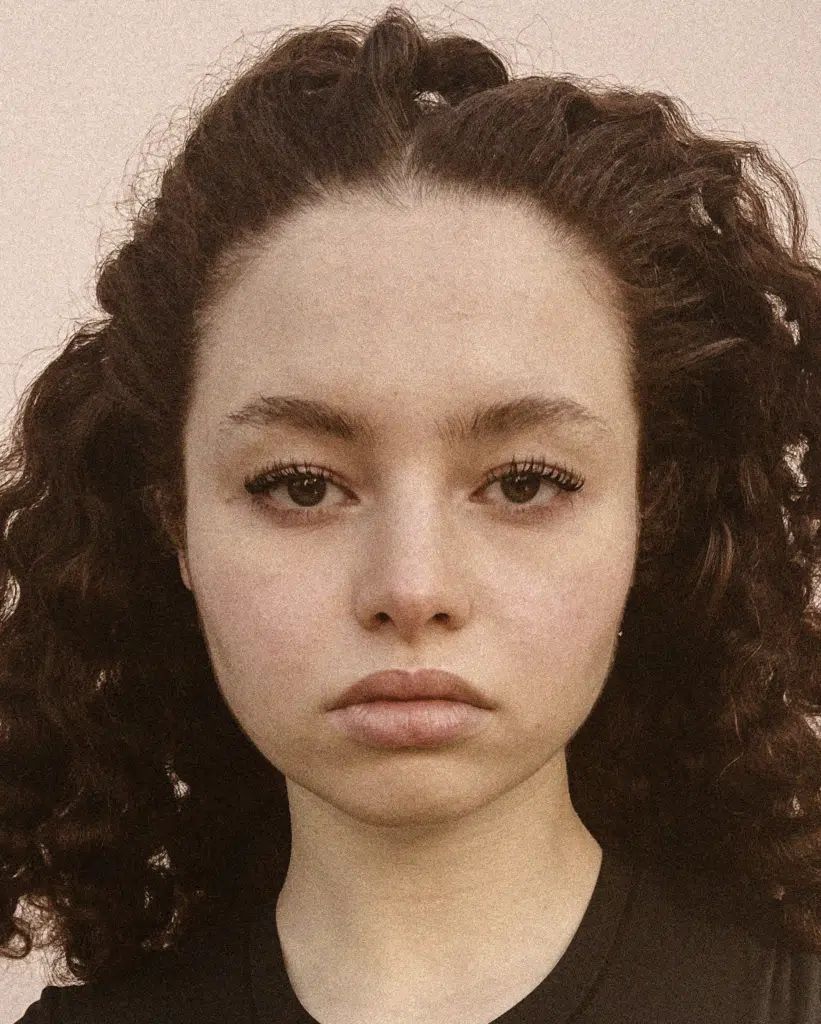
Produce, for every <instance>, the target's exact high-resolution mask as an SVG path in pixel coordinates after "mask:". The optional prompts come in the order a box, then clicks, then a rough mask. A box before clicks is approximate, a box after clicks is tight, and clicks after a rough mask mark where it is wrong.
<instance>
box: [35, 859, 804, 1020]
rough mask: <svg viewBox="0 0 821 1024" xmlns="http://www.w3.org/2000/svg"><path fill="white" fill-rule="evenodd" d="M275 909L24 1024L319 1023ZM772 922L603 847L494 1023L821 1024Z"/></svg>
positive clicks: (710, 885) (54, 995)
mask: <svg viewBox="0 0 821 1024" xmlns="http://www.w3.org/2000/svg"><path fill="white" fill-rule="evenodd" d="M275 906H276V898H275V897H274V898H273V899H269V900H267V901H266V902H264V903H262V904H261V905H259V906H258V907H257V908H256V909H255V910H254V911H253V912H250V913H246V914H242V915H239V914H238V915H236V916H235V917H234V918H232V919H231V920H230V921H229V922H228V923H227V924H226V925H221V926H216V925H215V926H213V927H209V928H208V929H207V930H205V931H204V932H203V933H202V934H200V935H199V936H198V937H197V938H196V940H195V941H194V942H192V943H191V944H190V945H189V946H188V947H186V949H185V952H184V953H179V952H174V951H163V952H157V953H152V954H150V955H149V956H148V957H147V958H146V959H145V960H144V961H141V963H140V966H139V968H138V970H137V971H136V972H135V973H134V974H132V975H128V976H126V977H124V978H120V979H118V980H116V981H104V982H98V983H95V984H91V985H71V986H68V987H58V986H54V985H49V986H47V987H46V988H44V989H43V991H42V994H41V996H40V999H39V1000H38V1001H37V1002H36V1003H34V1004H32V1005H31V1006H30V1007H29V1009H28V1010H27V1012H26V1014H25V1016H24V1017H23V1018H22V1019H21V1020H20V1021H18V1022H17V1024H316V1022H315V1021H314V1018H313V1017H311V1016H310V1015H309V1014H308V1013H307V1011H306V1010H305V1009H304V1008H303V1007H302V1005H301V1004H300V1003H299V1001H298V1000H297V998H296V995H295V994H294V991H293V989H292V988H291V985H290V982H289V980H288V975H287V973H286V970H285V964H284V961H283V957H282V950H281V947H280V944H279V937H278V934H277V929H276V918H275ZM775 921H776V915H775V912H774V911H773V912H770V911H769V910H766V909H761V908H758V909H755V910H753V909H751V908H750V907H749V906H745V905H743V904H742V902H741V901H740V900H739V897H738V895H737V893H736V892H735V890H733V889H732V888H730V887H729V886H725V885H723V884H721V883H718V882H715V881H713V880H708V879H705V878H704V877H703V876H700V875H695V874H689V873H687V874H685V873H677V874H673V873H669V874H662V873H660V872H659V871H656V870H653V869H648V868H640V867H637V866H635V865H632V864H629V863H627V862H625V861H623V860H621V859H620V858H618V857H616V856H614V855H613V854H612V853H608V851H606V850H605V851H604V855H603V859H602V866H601V870H600V872H599V877H598V880H597V882H596V887H595V889H594V891H593V895H592V898H591V900H590V903H589V904H588V906H587V910H586V911H585V914H584V916H583V918H582V921H581V924H580V925H579V928H578V930H577V931H576V934H575V935H574V936H573V939H572V940H571V942H570V945H569V946H568V948H567V949H566V950H565V953H564V955H563V956H562V958H561V959H560V960H559V962H558V963H557V964H556V966H555V967H554V968H553V970H552V971H551V972H550V973H549V974H548V975H547V977H546V978H544V980H543V981H542V982H541V983H540V984H539V985H537V986H536V988H535V989H533V991H531V992H530V993H529V994H528V995H527V996H525V998H524V999H522V1000H521V1001H520V1002H519V1003H517V1004H516V1006H514V1007H512V1008H511V1009H509V1010H507V1011H506V1012H505V1013H503V1014H502V1015H501V1016H500V1017H497V1018H496V1020H495V1021H494V1022H493V1024H821V957H819V956H818V955H816V954H814V953H810V952H806V951H802V950H801V949H800V948H799V947H797V946H796V945H795V944H794V943H791V942H788V941H787V940H786V939H785V938H784V937H783V936H779V935H778V932H777V929H776V928H775ZM363 1024H367V1022H363ZM400 1024H401V1022H400ZM443 1024H445V1022H443ZM447 1024H455V1022H450V1021H448V1022H447Z"/></svg>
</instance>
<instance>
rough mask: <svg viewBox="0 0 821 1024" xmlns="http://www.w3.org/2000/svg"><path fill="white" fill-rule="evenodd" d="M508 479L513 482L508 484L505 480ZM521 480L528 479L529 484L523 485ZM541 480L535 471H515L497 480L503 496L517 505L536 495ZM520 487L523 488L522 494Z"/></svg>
mask: <svg viewBox="0 0 821 1024" xmlns="http://www.w3.org/2000/svg"><path fill="white" fill-rule="evenodd" d="M509 480H512V481H513V483H512V484H508V483H507V481H509ZM523 480H529V481H530V486H529V487H528V486H526V485H524V486H523V484H522V481H523ZM541 482H542V480H541V477H540V476H539V475H538V474H537V473H516V474H515V475H514V474H509V475H508V476H506V477H502V479H501V480H500V481H499V483H500V485H501V488H502V493H503V494H504V496H505V497H506V498H509V499H510V500H511V501H513V502H516V504H519V505H521V504H524V502H526V501H530V499H531V498H535V497H536V495H537V494H538V492H539V487H540V486H541ZM522 489H524V492H525V493H524V495H523V494H522ZM511 491H512V493H511Z"/></svg>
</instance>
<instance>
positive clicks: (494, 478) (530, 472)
mask: <svg viewBox="0 0 821 1024" xmlns="http://www.w3.org/2000/svg"><path fill="white" fill-rule="evenodd" d="M516 476H534V477H538V478H541V480H543V481H544V482H545V483H549V484H552V485H553V486H555V487H556V488H558V491H559V494H558V495H557V500H558V499H559V498H562V497H566V498H567V499H568V500H569V499H570V498H572V496H573V494H575V493H576V492H578V491H581V490H582V489H583V487H584V484H585V478H584V477H583V476H582V475H581V474H580V473H577V472H576V471H575V470H573V469H572V468H570V467H569V466H566V465H562V464H559V463H554V462H551V461H549V460H548V459H546V458H544V457H543V456H531V457H530V458H528V459H526V460H523V459H519V458H517V457H516V456H515V455H513V456H512V457H511V458H510V459H508V460H507V462H504V463H502V464H500V465H498V466H496V467H495V468H494V469H491V470H488V471H487V472H486V473H485V474H484V476H483V478H482V483H481V484H480V486H479V488H478V490H479V491H486V490H488V489H489V488H490V487H491V486H492V485H493V484H494V483H497V482H498V481H500V480H503V479H505V478H506V477H516ZM310 477H313V478H316V479H318V480H323V481H325V482H327V483H330V484H332V485H333V486H335V487H337V488H339V489H340V490H342V491H344V492H346V493H347V494H349V495H350V494H352V493H353V492H352V490H351V488H349V487H348V486H347V485H346V484H344V483H343V482H342V481H341V480H340V479H339V477H338V476H337V475H336V473H334V471H333V470H331V469H329V468H328V467H326V466H321V465H317V464H314V463H307V462H300V461H299V460H296V459H290V460H276V461H275V462H273V463H271V464H269V465H268V466H266V467H264V468H262V469H260V470H258V471H255V472H252V473H250V474H249V475H248V476H247V477H246V478H245V489H246V490H247V491H248V492H249V493H250V494H251V495H252V500H253V502H254V503H255V504H260V505H263V506H264V507H267V508H269V509H270V511H271V514H272V515H274V516H275V517H280V518H282V519H284V520H287V519H294V518H299V519H301V520H303V521H308V520H318V519H320V518H322V517H327V516H328V515H331V514H332V513H331V512H330V510H329V509H327V508H323V507H322V506H304V507H302V508H297V509H279V508H276V507H272V506H271V503H270V502H268V501H267V500H266V492H268V491H272V490H273V489H275V488H277V487H279V486H281V484H282V483H283V482H284V481H287V480H288V479H301V478H310ZM491 504H494V503H492V502H491ZM553 504H554V503H553V502H551V504H550V506H542V505H529V504H525V503H522V504H521V507H520V510H519V511H518V512H517V511H515V509H516V508H517V505H516V503H512V504H511V505H510V506H508V507H509V508H511V509H512V511H510V512H507V513H506V512H504V511H502V514H503V515H507V516H508V517H513V518H516V517H519V518H523V517H525V516H527V515H531V516H534V515H535V516H539V515H541V516H544V515H547V514H549V513H550V511H552V505H553ZM331 507H332V508H338V507H340V506H331ZM502 508H504V506H502Z"/></svg>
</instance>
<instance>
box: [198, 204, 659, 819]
mask: <svg viewBox="0 0 821 1024" xmlns="http://www.w3.org/2000/svg"><path fill="white" fill-rule="evenodd" d="M525 395H527V396H537V397H540V398H542V399H548V398H557V397H559V396H563V397H565V398H569V399H572V400H573V401H574V402H576V403H578V404H579V405H580V406H583V407H585V409H586V410H588V412H589V413H590V415H591V419H589V420H588V421H587V422H582V421H575V420H572V419H571V418H569V417H566V418H556V419H553V420H552V421H548V420H547V419H545V420H544V421H543V422H532V423H530V424H529V425H520V426H519V427H515V428H514V427H513V426H510V425H508V426H509V429H508V430H507V431H505V432H501V433H492V432H491V433H487V434H485V435H481V436H480V435H477V436H465V437H461V438H460V437H457V431H455V430H451V431H449V432H448V433H445V432H444V429H443V428H441V427H440V426H439V425H440V424H444V423H445V422H446V421H454V422H455V418H456V417H458V418H460V419H461V420H462V421H463V422H464V424H465V425H469V424H470V423H471V421H472V419H473V416H474V412H475V411H476V410H477V409H478V408H479V407H484V406H489V405H492V404H497V403H504V402H508V401H510V400H513V399H517V398H520V397H522V396H525ZM262 396H289V397H294V398H299V399H302V400H307V401H314V402H324V403H328V404H329V405H331V406H333V407H334V408H335V409H337V410H340V411H342V412H343V413H345V414H347V415H348V416H349V417H351V418H356V419H361V420H366V421H367V423H368V424H370V427H371V429H372V436H371V437H370V438H369V439H368V438H367V437H366V438H365V439H359V438H357V437H342V436H332V435H331V434H328V433H323V432H320V431H319V430H318V429H316V430H311V429H308V428H307V427H306V426H304V425H303V426H302V427H300V426H298V425H297V424H295V423H291V422H289V420H288V419H286V418H283V417H279V418H276V417H272V418H271V422H269V423H267V424H265V425H260V424H259V423H254V422H246V423H238V422H235V421H232V420H230V419H228V417H229V415H230V414H231V413H234V412H236V411H237V410H239V409H241V408H242V407H243V406H245V405H246V404H247V403H249V402H253V401H255V400H258V399H260V398H261V397H262ZM270 408H272V409H273V408H274V404H273V403H271V404H270ZM592 417H595V418H596V419H593V418H592ZM246 419H251V420H253V417H246ZM498 425H499V424H497V426H498ZM639 430H640V425H639V420H638V413H637V411H636V409H635V408H634V406H633V404H632V400H631V396H630V392H629V383H628V364H627V337H626V334H625V331H624V328H623V327H622V325H621V324H620V322H619V320H618V318H617V316H616V313H615V311H614V309H613V308H612V307H611V306H610V305H609V303H608V301H607V299H606V298H605V296H604V294H603V292H602V291H601V289H600V287H599V284H598V282H597V279H596V277H595V276H594V268H592V267H591V266H589V265H588V264H586V263H584V262H582V261H579V260H574V259H572V258H571V257H570V255H569V254H568V253H566V252H564V251H562V249H560V248H559V247H558V245H557V244H556V243H555V242H554V241H553V240H552V237H551V235H550V234H549V233H548V231H547V229H546V228H545V227H544V226H543V225H540V224H539V223H538V222H537V221H536V220H535V219H531V218H530V217H529V216H528V215H527V214H525V213H522V212H520V211H518V210H515V209H513V208H512V207H510V206H506V205H501V204H496V203H495V202H494V203H491V202H488V203H486V204H480V203H477V202H475V201H474V202H472V203H470V204H467V205H465V204H460V203H457V202H456V201H450V200H448V201H445V200H425V201H424V202H423V203H414V204H412V205H411V206H410V208H408V209H406V210H399V209H397V208H394V207H389V206H387V205H384V204H382V203H380V202H378V201H376V200H371V199H365V198H358V199H356V200H351V201H350V202H348V203H345V204H343V203H341V202H340V203H336V202H335V203H333V204H331V203H328V204H327V205H325V206H323V207H322V208H316V209H313V210H311V211H309V212H307V213H304V212H303V213H300V214H299V216H298V218H295V219H294V220H293V221H292V222H291V223H290V224H288V225H287V226H286V227H285V228H284V229H279V233H278V235H277V237H274V236H273V235H272V236H271V237H270V238H269V239H268V241H267V242H266V244H265V246H264V248H263V249H262V251H261V253H260V254H259V255H257V256H255V257H254V258H253V261H252V262H251V263H250V264H249V265H248V267H247V269H246V270H245V272H244V273H243V275H242V276H241V278H240V279H239V280H238V281H237V282H235V284H234V285H232V287H231V288H230V290H229V291H228V292H227V293H226V294H225V295H224V296H223V297H222V298H221V299H220V300H219V303H218V304H217V306H216V307H215V309H214V311H213V314H212V315H211V317H210V319H209V321H208V324H207V325H206V328H205V335H204V348H203V361H202V365H201V372H200V375H199V378H198V380H197V382H196V388H195V393H194V400H193V404H192V408H191V415H190V417H189V420H188V423H187V425H186V435H185V471H186V478H187V487H188V505H187V510H186V517H187V533H188V547H187V550H186V551H184V552H180V568H181V573H182V577H183V580H184V582H185V584H186V586H188V587H189V588H190V589H191V590H192V593H193V594H194V597H195V600H196V604H197V609H198V614H199V617H200V622H201V626H202V629H203V635H204V638H205V641H206V644H207V647H208V651H209V654H210V657H211V662H212V666H213V669H214V671H215V674H216V677H217V680H218V683H219V687H220V691H221V693H222V695H223V698H224V700H225V701H226V703H227V705H228V707H229V708H230V710H231V712H232V713H233V715H234V717H235V718H236V720H237V721H238V723H239V724H240V726H241V727H242V728H243V730H244V731H245V733H246V734H247V735H248V737H249V738H250V739H251V741H252V742H253V743H254V744H255V745H256V746H257V747H258V748H259V750H260V751H261V752H262V753H263V754H264V755H265V756H266V757H267V758H268V760H269V761H270V762H271V763H272V764H274V765H275V766H276V767H277V768H279V769H280V770H281V771H282V772H283V773H284V774H285V775H286V776H287V777H288V778H289V780H290V781H291V782H296V783H297V784H299V786H302V787H304V788H305V789H306V790H308V791H310V792H311V793H312V794H314V796H315V797H318V798H320V799H321V800H323V801H326V802H327V803H329V804H331V805H333V806H334V807H336V808H338V809H340V810H343V811H344V812H346V813H347V814H349V815H352V816H354V817H355V818H358V819H360V820H363V821H369V822H372V823H381V824H402V823H406V824H409V823H414V822H415V823H429V822H433V821H441V820H446V819H447V818H448V817H450V816H456V815H461V814H463V813H465V812H467V811H469V810H471V809H476V808H479V807H482V806H484V805H488V804H490V803H491V802H492V801H493V800H494V799H496V798H498V797H500V796H501V795H502V794H504V793H507V792H508V791H510V790H512V789H514V788H515V787H517V786H518V785H521V784H523V783H526V782H528V781H529V780H537V779H538V778H540V773H546V772H547V773H550V772H553V773H554V774H555V773H556V772H558V771H559V770H560V769H561V770H563V769H564V748H565V746H566V745H567V743H568V741H569V740H570V739H571V738H572V736H573V734H574V733H575V732H576V731H577V730H578V729H579V728H580V726H581V725H582V724H583V722H584V720H585V719H586V718H587V716H588V714H589V712H590V711H591V709H592V707H593V705H594V703H595V702H596V699H597V697H598V695H599V694H600V692H601V689H602V687H603V685H604V683H605V681H606V679H607V676H608V674H609V671H610V668H611V666H612V660H613V657H614V653H615V645H616V643H617V641H618V636H617V633H618V629H619V625H620V621H621V617H622V613H623V610H624V605H625V602H626V600H627V596H628V592H629V590H630V587H631V584H632V580H633V571H634V562H635V556H636V550H637V541H638V535H637V530H638V521H639V520H638V506H637V472H638V464H637V459H638V446H639ZM277 461H281V462H283V463H294V464H296V467H297V468H298V469H299V470H300V471H302V472H305V471H306V466H307V467H308V470H310V471H313V472H314V473H318V472H319V471H321V470H325V471H327V474H328V476H329V479H328V481H327V482H325V483H323V482H322V481H321V480H317V479H315V478H314V479H306V478H305V477H302V478H300V479H293V480H288V479H286V480H285V481H284V482H282V483H280V484H279V485H278V486H275V487H273V488H272V489H271V490H269V492H268V493H267V495H266V494H259V495H257V496H256V500H255V497H254V495H252V494H251V493H249V491H248V490H247V489H246V486H245V481H246V478H251V477H255V476H257V475H258V474H259V473H260V472H261V471H262V470H264V469H265V468H266V467H268V466H270V465H271V464H272V463H274V462H277ZM534 461H535V462H536V463H537V464H538V463H540V462H543V463H544V468H543V467H541V466H538V468H537V475H536V476H535V477H534V476H533V475H531V476H524V477H520V478H519V479H518V481H517V479H516V478H515V473H513V474H512V475H511V476H508V477H507V478H504V479H502V480H497V481H495V482H493V483H491V484H489V485H488V484H487V478H488V476H489V474H491V473H492V472H493V471H500V472H502V471H508V472H511V468H510V467H509V464H511V463H519V464H522V465H523V466H525V467H527V464H528V463H531V467H530V468H529V469H527V468H526V469H525V470H524V471H525V472H529V473H531V474H532V473H533V469H532V462H534ZM556 467H563V468H565V469H567V470H569V471H571V472H573V473H575V474H578V475H580V476H582V477H583V478H584V486H583V487H582V489H581V490H578V491H576V492H575V493H574V492H572V491H566V490H562V489H561V488H560V487H559V486H558V485H557V484H556V483H555V482H551V481H550V480H549V479H544V480H541V481H540V480H539V478H538V472H539V471H543V472H545V473H549V472H550V471H551V470H553V469H555V468H556ZM514 468H515V467H514ZM519 471H520V472H522V470H521V469H520V470H519ZM419 666H424V667H427V668H439V669H445V670H447V671H451V672H455V673H458V674H459V675H462V676H464V677H466V678H467V679H469V680H470V681H471V682H472V683H473V684H474V686H476V687H477V688H478V689H479V690H481V691H482V692H483V693H484V694H485V696H486V697H487V698H489V700H491V701H492V702H493V703H494V704H495V709H494V710H493V711H491V712H489V713H488V714H487V715H486V721H485V724H484V726H483V728H482V729H481V730H480V731H479V732H478V733H476V734H475V735H473V736H471V737H469V738H468V739H465V740H462V741H460V742H454V743H450V744H445V745H442V746H438V747H436V748H432V749H426V750H419V749H409V748H399V749H384V748H375V747H373V746H369V745H367V744H363V743H362V742H359V741H356V740H353V739H351V738H350V737H349V736H347V735H345V734H343V733H341V732H340V731H339V730H337V729H335V728H333V726H332V722H331V716H330V714H329V711H328V710H327V709H328V707H329V705H330V704H331V703H333V701H334V700H335V699H337V698H338V697H339V696H340V694H341V693H342V691H343V690H344V689H345V688H346V687H348V686H349V685H350V684H351V683H353V682H354V681H356V680H357V679H359V678H361V677H362V676H364V675H367V674H369V673H372V672H375V671H378V670H381V669H388V668H415V667H419Z"/></svg>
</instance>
